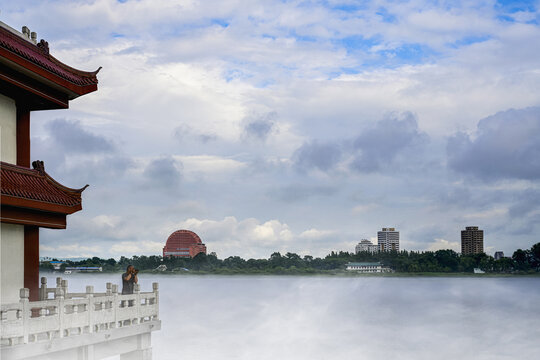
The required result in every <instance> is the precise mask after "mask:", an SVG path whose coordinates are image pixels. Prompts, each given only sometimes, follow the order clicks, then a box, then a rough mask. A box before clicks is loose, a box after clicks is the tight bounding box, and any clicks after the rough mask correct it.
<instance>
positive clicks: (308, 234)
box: [298, 228, 335, 240]
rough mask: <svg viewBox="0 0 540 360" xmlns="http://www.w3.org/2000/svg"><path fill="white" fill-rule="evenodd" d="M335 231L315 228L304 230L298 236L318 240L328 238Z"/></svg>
mask: <svg viewBox="0 0 540 360" xmlns="http://www.w3.org/2000/svg"><path fill="white" fill-rule="evenodd" d="M334 234H335V231H331V230H318V229H315V228H312V229H309V230H305V231H302V232H301V233H300V235H298V237H299V238H300V239H307V240H318V239H322V238H327V237H329V236H331V235H334Z"/></svg>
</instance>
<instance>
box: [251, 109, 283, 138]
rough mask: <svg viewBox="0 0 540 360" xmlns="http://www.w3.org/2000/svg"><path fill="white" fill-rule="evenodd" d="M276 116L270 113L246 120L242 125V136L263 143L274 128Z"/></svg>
mask: <svg viewBox="0 0 540 360" xmlns="http://www.w3.org/2000/svg"><path fill="white" fill-rule="evenodd" d="M276 117H277V114H276V113H275V112H270V113H268V114H265V115H263V116H258V117H256V118H253V117H251V118H248V119H246V121H245V125H244V135H245V136H246V137H248V138H252V139H257V140H262V141H265V140H266V139H267V138H268V135H270V133H271V132H272V130H274V128H275V119H276Z"/></svg>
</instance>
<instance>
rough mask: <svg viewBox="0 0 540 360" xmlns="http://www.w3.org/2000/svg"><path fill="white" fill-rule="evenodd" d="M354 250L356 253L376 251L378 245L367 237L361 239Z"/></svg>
mask: <svg viewBox="0 0 540 360" xmlns="http://www.w3.org/2000/svg"><path fill="white" fill-rule="evenodd" d="M355 250H356V251H355V252H356V253H357V254H358V253H359V252H370V253H376V252H377V251H379V247H378V246H377V245H374V244H373V243H372V242H371V241H369V240H367V239H362V241H360V242H359V243H358V245H356V247H355Z"/></svg>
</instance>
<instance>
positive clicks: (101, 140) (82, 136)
mask: <svg viewBox="0 0 540 360" xmlns="http://www.w3.org/2000/svg"><path fill="white" fill-rule="evenodd" d="M45 129H46V130H47V131H48V133H49V136H50V137H51V138H52V139H53V140H54V141H55V146H58V147H61V148H63V149H65V150H66V151H70V152H75V153H86V154H87V153H105V152H112V151H114V150H115V146H114V144H113V142H112V141H111V140H109V139H107V138H105V137H104V136H100V135H96V134H93V133H91V132H89V131H87V130H85V129H84V128H83V127H82V126H81V123H80V122H79V121H69V120H65V119H56V120H52V121H50V122H48V123H47V124H46V125H45Z"/></svg>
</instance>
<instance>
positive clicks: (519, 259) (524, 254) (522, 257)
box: [512, 249, 531, 271]
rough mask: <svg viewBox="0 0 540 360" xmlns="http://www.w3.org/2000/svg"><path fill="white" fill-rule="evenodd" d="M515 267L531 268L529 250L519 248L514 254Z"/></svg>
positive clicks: (522, 269) (525, 269) (519, 268)
mask: <svg viewBox="0 0 540 360" xmlns="http://www.w3.org/2000/svg"><path fill="white" fill-rule="evenodd" d="M512 259H513V260H514V263H515V267H516V269H517V270H520V271H527V270H529V269H530V268H531V264H529V252H528V251H527V250H522V249H517V250H516V251H514V254H513V255H512Z"/></svg>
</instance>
